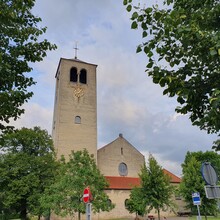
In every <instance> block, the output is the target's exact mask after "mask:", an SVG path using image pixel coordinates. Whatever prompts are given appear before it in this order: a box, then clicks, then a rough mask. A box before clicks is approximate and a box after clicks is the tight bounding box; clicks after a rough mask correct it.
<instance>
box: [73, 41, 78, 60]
mask: <svg viewBox="0 0 220 220" xmlns="http://www.w3.org/2000/svg"><path fill="white" fill-rule="evenodd" d="M73 49H75V59H77V50H79V48H77V41H76V44H75V47H74V48H73Z"/></svg>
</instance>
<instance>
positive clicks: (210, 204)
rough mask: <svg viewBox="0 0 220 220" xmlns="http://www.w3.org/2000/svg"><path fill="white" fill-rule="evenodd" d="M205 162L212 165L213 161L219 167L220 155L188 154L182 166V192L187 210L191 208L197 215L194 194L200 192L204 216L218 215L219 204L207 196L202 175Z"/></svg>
mask: <svg viewBox="0 0 220 220" xmlns="http://www.w3.org/2000/svg"><path fill="white" fill-rule="evenodd" d="M204 161H209V162H211V163H212V161H213V163H215V164H218V166H219V163H220V160H219V155H218V154H216V153H214V152H210V151H207V152H205V153H202V152H201V151H200V152H191V153H190V152H187V154H186V157H185V161H184V163H183V164H182V168H183V178H182V182H181V184H180V192H181V194H182V196H183V198H184V200H185V201H186V204H187V208H190V209H191V210H192V211H193V212H194V213H196V207H195V205H193V201H192V193H194V192H199V193H200V198H201V205H200V210H201V213H202V214H203V215H205V216H207V215H214V214H216V211H217V203H216V200H214V199H207V198H206V195H205V190H204V186H205V182H204V180H203V179H202V175H201V166H202V162H204ZM218 168H220V167H218Z"/></svg>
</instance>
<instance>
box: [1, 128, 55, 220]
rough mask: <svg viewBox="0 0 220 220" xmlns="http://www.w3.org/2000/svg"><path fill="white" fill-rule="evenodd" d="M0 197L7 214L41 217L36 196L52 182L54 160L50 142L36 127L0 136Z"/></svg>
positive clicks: (38, 200) (48, 137)
mask: <svg viewBox="0 0 220 220" xmlns="http://www.w3.org/2000/svg"><path fill="white" fill-rule="evenodd" d="M0 150H1V151H2V152H3V153H1V154H0V189H1V190H0V198H1V201H2V207H1V209H2V210H3V211H4V212H5V213H7V212H9V213H12V211H14V212H17V213H20V217H21V218H22V219H26V216H27V213H29V214H33V215H39V216H40V215H41V214H42V213H43V211H44V210H43V207H42V206H41V205H40V197H41V195H42V193H43V192H44V190H45V188H47V187H48V186H49V185H50V184H51V183H52V182H53V180H54V175H55V170H56V166H57V165H56V164H57V163H56V161H55V155H54V151H53V145H52V139H51V137H50V136H49V135H48V133H47V131H46V130H41V129H40V128H39V127H34V128H33V129H28V128H22V129H21V130H16V131H14V132H13V133H8V134H4V135H2V136H1V142H0Z"/></svg>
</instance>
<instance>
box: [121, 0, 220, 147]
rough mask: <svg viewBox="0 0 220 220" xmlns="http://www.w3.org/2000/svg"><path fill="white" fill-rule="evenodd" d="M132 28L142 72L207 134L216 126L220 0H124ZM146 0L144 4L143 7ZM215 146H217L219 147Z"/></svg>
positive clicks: (218, 123) (219, 114)
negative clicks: (140, 0) (156, 0)
mask: <svg viewBox="0 0 220 220" xmlns="http://www.w3.org/2000/svg"><path fill="white" fill-rule="evenodd" d="M123 3H124V5H126V8H127V11H129V12H132V16H131V20H132V24H131V28H132V29H138V28H140V29H141V30H142V37H143V39H144V42H143V43H142V44H140V45H139V46H138V47H137V52H140V51H143V52H144V53H145V54H146V55H147V58H148V64H147V68H146V71H147V73H148V75H149V76H151V77H152V79H153V82H154V83H156V84H159V85H160V86H161V87H164V91H163V94H164V95H165V94H166V95H168V96H170V97H176V99H177V102H178V103H179V104H180V106H177V107H176V109H175V110H176V112H178V113H181V114H188V115H189V118H190V119H191V121H192V124H193V125H197V126H199V127H200V128H201V129H204V130H206V131H207V132H208V133H217V132H219V130H220V89H219V88H220V77H219V76H220V23H219V13H220V2H219V1H217V0H211V1H206V0H201V1H197V0H191V1H185V0H178V1H177V0H164V1H163V6H161V7H160V6H159V5H157V4H153V5H150V6H149V5H148V6H143V7H141V6H140V5H138V6H135V5H133V4H132V0H124V1H123ZM147 4H148V3H146V5H147ZM218 149H220V148H219V146H218Z"/></svg>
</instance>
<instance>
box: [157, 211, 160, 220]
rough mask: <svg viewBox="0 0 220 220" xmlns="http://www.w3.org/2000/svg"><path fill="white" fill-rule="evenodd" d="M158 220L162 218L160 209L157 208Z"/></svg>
mask: <svg viewBox="0 0 220 220" xmlns="http://www.w3.org/2000/svg"><path fill="white" fill-rule="evenodd" d="M157 216H158V220H160V209H157Z"/></svg>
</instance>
